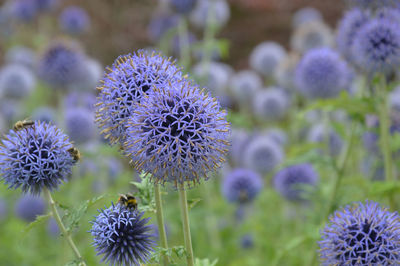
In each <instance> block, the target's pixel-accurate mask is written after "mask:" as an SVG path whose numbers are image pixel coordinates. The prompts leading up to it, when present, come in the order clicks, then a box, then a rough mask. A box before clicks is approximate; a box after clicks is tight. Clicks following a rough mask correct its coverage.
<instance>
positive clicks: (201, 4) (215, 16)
mask: <svg viewBox="0 0 400 266" xmlns="http://www.w3.org/2000/svg"><path fill="white" fill-rule="evenodd" d="M230 15H231V11H230V9H229V4H228V3H227V1H226V0H201V1H197V5H196V7H195V8H194V10H193V11H192V12H191V13H190V17H189V19H190V22H191V23H192V24H193V25H194V26H196V27H198V28H200V29H204V28H205V27H206V26H207V21H209V20H211V21H212V22H213V24H214V26H216V27H223V26H224V25H225V24H226V23H227V22H228V20H229V18H230Z"/></svg>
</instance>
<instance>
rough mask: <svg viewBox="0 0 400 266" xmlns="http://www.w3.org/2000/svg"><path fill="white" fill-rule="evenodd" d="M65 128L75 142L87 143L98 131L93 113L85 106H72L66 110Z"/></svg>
mask: <svg viewBox="0 0 400 266" xmlns="http://www.w3.org/2000/svg"><path fill="white" fill-rule="evenodd" d="M65 128H66V132H67V134H68V136H69V137H70V138H71V140H72V141H74V142H75V143H78V144H80V143H85V142H88V141H89V140H91V139H92V138H93V137H94V135H95V133H96V126H95V124H94V115H93V113H92V112H91V111H90V110H88V109H85V108H71V109H68V110H66V112H65Z"/></svg>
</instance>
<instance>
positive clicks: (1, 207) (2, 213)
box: [0, 197, 8, 222]
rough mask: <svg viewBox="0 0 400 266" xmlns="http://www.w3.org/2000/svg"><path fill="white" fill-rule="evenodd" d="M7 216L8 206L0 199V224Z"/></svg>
mask: <svg viewBox="0 0 400 266" xmlns="http://www.w3.org/2000/svg"><path fill="white" fill-rule="evenodd" d="M7 216H8V204H7V202H6V200H5V199H4V198H1V197H0V222H1V221H3V220H5V219H6V218H7Z"/></svg>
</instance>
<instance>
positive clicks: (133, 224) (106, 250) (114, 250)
mask: <svg viewBox="0 0 400 266" xmlns="http://www.w3.org/2000/svg"><path fill="white" fill-rule="evenodd" d="M143 214H144V213H143V212H139V211H137V210H135V211H132V210H129V209H127V208H126V207H125V206H122V205H120V204H117V205H114V204H113V203H112V205H111V207H109V208H106V209H104V210H103V209H102V210H99V215H98V216H97V217H95V220H94V221H92V222H91V223H92V224H93V226H92V229H91V230H90V233H91V234H92V236H93V246H95V247H96V251H97V255H99V256H100V255H102V256H103V257H102V259H101V261H105V262H107V263H108V264H109V265H141V264H142V263H146V262H147V260H148V259H149V257H150V254H151V252H152V251H153V247H154V245H155V243H154V240H153V235H152V234H151V233H150V231H151V227H150V226H149V225H146V224H147V223H148V221H149V220H150V218H143Z"/></svg>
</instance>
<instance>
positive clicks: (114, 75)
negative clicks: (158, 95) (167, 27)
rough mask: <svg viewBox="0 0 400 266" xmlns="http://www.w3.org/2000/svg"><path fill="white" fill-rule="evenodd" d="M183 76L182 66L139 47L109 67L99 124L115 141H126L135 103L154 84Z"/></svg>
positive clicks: (99, 107) (99, 104)
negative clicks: (127, 125) (128, 121)
mask: <svg viewBox="0 0 400 266" xmlns="http://www.w3.org/2000/svg"><path fill="white" fill-rule="evenodd" d="M180 78H182V73H181V70H180V68H178V67H177V66H176V65H175V64H174V62H172V61H171V60H170V59H167V58H165V57H164V56H162V55H161V54H159V53H155V52H152V53H149V52H147V51H144V50H139V51H138V52H137V53H135V54H132V55H131V54H129V55H123V56H120V57H118V58H117V59H116V60H115V61H114V64H113V65H112V66H111V67H110V68H107V72H106V73H105V74H104V78H103V80H102V81H101V83H102V84H103V85H102V86H100V87H98V90H99V91H100V93H99V95H98V98H97V103H96V123H97V124H98V125H99V127H100V129H101V130H102V131H101V134H102V135H103V136H104V137H105V138H106V139H108V140H109V141H110V143H111V144H115V143H117V142H121V143H123V141H124V138H125V136H124V135H125V126H126V123H127V120H128V118H129V117H131V116H132V114H133V112H134V111H135V108H136V107H135V105H136V104H137V103H139V102H140V101H141V98H142V97H143V95H146V94H147V93H148V92H149V91H151V90H152V89H153V88H154V87H157V88H164V87H167V86H168V83H169V82H173V81H174V80H177V79H180Z"/></svg>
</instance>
